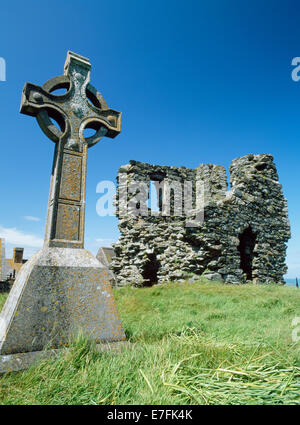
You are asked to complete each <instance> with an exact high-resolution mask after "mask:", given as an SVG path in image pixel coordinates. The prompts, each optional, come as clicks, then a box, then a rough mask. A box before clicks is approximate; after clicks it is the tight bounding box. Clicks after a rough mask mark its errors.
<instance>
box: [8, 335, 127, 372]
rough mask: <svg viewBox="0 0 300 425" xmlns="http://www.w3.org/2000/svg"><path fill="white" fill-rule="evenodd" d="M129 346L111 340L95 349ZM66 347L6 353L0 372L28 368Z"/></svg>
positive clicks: (122, 342)
mask: <svg viewBox="0 0 300 425" xmlns="http://www.w3.org/2000/svg"><path fill="white" fill-rule="evenodd" d="M128 347H130V343H129V342H127V341H119V342H111V343H104V344H97V345H96V349H97V351H99V352H101V351H114V352H116V351H120V350H122V349H125V348H128ZM67 350H68V348H61V349H54V350H45V351H33V352H31V353H19V354H8V355H5V356H0V374H1V373H7V372H18V371H20V370H23V369H28V368H29V367H30V366H32V365H33V364H37V363H38V362H39V361H41V360H46V359H49V358H52V357H55V356H57V355H58V354H60V353H61V352H62V351H67Z"/></svg>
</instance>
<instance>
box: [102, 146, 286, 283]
mask: <svg viewBox="0 0 300 425" xmlns="http://www.w3.org/2000/svg"><path fill="white" fill-rule="evenodd" d="M136 181H138V182H141V183H144V186H139V187H140V188H141V187H143V188H144V189H139V190H135V189H134V188H135V186H134V183H133V182H136ZM151 181H152V182H153V184H156V185H157V184H159V183H160V182H162V181H164V182H170V183H171V182H172V185H173V187H175V189H176V185H179V186H177V188H178V187H181V188H182V190H173V191H172V190H171V191H169V197H170V204H171V207H170V214H171V215H165V216H164V210H163V209H162V208H161V211H157V210H156V211H152V212H151V211H150V209H149V205H148V204H147V203H145V202H144V201H143V200H141V201H140V202H138V203H137V202H136V199H137V197H136V195H137V194H138V193H139V194H140V195H143V194H142V192H143V190H144V191H146V192H147V193H146V198H147V196H148V192H149V188H150V187H151V185H150V182H151ZM174 182H175V186H174ZM185 182H192V186H191V185H190V186H188V185H186V183H185ZM197 182H198V183H199V184H200V185H201V187H202V190H203V192H204V198H203V201H202V203H201V205H199V204H197V199H196V189H197ZM230 186H231V187H230V190H228V189H227V176H226V170H225V168H224V167H222V166H220V165H213V164H201V165H200V166H199V167H198V168H196V169H188V168H185V167H167V166H157V165H151V164H146V163H141V162H136V161H130V163H129V164H127V165H125V166H122V167H121V168H120V170H119V175H118V189H117V197H116V207H117V216H118V218H119V230H120V232H121V236H120V238H119V241H118V242H117V243H116V244H115V246H114V248H115V253H116V257H115V258H113V261H112V263H111V266H110V267H111V269H112V271H113V272H114V275H115V282H116V285H117V286H124V285H134V286H145V285H151V284H153V283H162V282H166V281H169V280H178V279H183V278H187V277H188V278H191V277H194V278H195V277H197V275H198V276H199V275H202V274H203V273H204V274H205V276H206V277H207V278H209V279H212V280H221V281H224V282H226V283H246V282H247V281H252V282H254V283H270V282H276V283H284V281H283V275H284V274H285V273H286V270H287V267H286V264H285V257H286V242H287V241H288V239H289V238H290V225H289V220H288V210H287V202H286V200H285V199H284V197H283V192H282V187H281V185H280V184H279V182H278V175H277V171H276V167H275V164H274V162H273V157H272V155H269V154H261V155H252V154H249V155H246V156H244V157H241V158H237V159H235V160H233V162H232V164H231V166H230ZM171 187H172V186H171ZM165 190H166V186H163V185H161V186H160V190H158V191H157V196H158V205H160V206H161V202H162V199H163V197H164V196H167V195H166V193H165ZM124 195H126V197H127V198H128V205H129V208H127V210H126V209H124V205H123V204H122V205H121V200H122V199H123V198H124ZM144 195H145V193H144ZM122 196H123V198H122ZM138 196H139V195H138ZM141 199H142V198H141ZM166 199H167V198H166ZM122 202H123V201H122ZM188 202H191V206H192V208H193V210H192V211H194V217H196V214H198V213H199V211H200V210H201V208H203V206H204V221H203V222H202V223H200V224H199V225H198V226H196V227H195V226H194V227H191V226H189V224H188V223H189V221H188V220H187V218H186V217H185V216H178V215H176V206H178V205H181V204H182V207H183V208H184V206H185V203H186V205H187V203H188ZM203 202H204V203H203ZM137 204H138V205H137ZM136 207H139V210H140V215H137V214H136ZM134 210H135V213H133V212H134ZM145 211H146V214H148V215H146V214H145ZM194 275H196V276H194Z"/></svg>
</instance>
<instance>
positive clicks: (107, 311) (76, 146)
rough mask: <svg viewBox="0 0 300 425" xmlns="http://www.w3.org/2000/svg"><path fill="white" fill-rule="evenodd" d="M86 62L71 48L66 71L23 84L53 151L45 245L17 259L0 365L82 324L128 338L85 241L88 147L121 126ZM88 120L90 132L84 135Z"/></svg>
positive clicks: (1, 327) (57, 343)
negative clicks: (92, 80)
mask: <svg viewBox="0 0 300 425" xmlns="http://www.w3.org/2000/svg"><path fill="white" fill-rule="evenodd" d="M90 69H91V65H90V62H89V60H88V59H86V58H84V57H82V56H79V55H77V54H75V53H72V52H68V54H67V59H66V63H65V68H64V75H63V76H59V77H55V78H52V79H50V80H49V81H47V82H46V83H45V84H44V85H43V86H42V87H40V86H37V85H34V84H30V83H27V84H26V85H25V87H24V90H23V95H22V101H21V113H23V114H27V115H31V116H34V117H36V119H37V121H38V123H39V125H40V127H41V129H42V130H43V132H44V133H45V134H46V135H47V136H48V137H49V138H50V139H51V140H52V141H53V142H55V153H54V161H53V168H52V176H51V183H50V194H49V203H48V213H47V223H46V231H45V240H44V246H43V248H42V249H41V250H40V251H38V252H37V253H36V254H35V255H33V257H31V258H30V260H29V261H28V262H27V263H26V264H25V265H24V266H23V267H22V269H21V271H20V273H19V274H18V276H17V279H16V281H15V283H14V285H13V288H12V290H11V292H10V294H9V297H8V299H7V301H6V304H5V306H4V308H3V310H2V312H1V316H0V354H1V355H2V360H1V357H0V366H1V361H2V369H3V368H5V367H6V366H5V365H6V364H8V363H9V361H10V360H11V359H12V357H11V356H10V355H14V356H15V357H13V361H11V363H10V364H11V365H13V366H11V367H12V368H13V367H14V365H15V364H16V361H15V360H16V358H17V360H18V361H17V363H18V362H19V363H20V362H21V363H22V362H23V361H24V363H26V365H27V364H28V359H27V360H23V359H24V354H23V355H22V354H21V353H32V352H40V351H41V350H43V349H44V348H45V347H46V346H47V347H51V348H55V349H56V348H60V347H63V346H65V345H67V344H68V342H69V339H70V337H72V336H73V335H76V334H77V333H78V331H79V330H80V331H82V332H83V333H85V334H86V335H87V336H88V337H90V338H92V339H93V340H94V341H96V343H105V342H117V341H123V340H125V335H124V331H123V328H122V325H121V322H120V318H119V315H118V312H117V309H116V304H115V301H114V298H113V295H112V290H111V286H110V284H109V276H108V274H107V271H106V269H105V267H104V266H103V265H102V264H101V263H100V262H99V261H98V260H97V259H96V258H95V257H94V256H93V255H92V254H91V253H90V252H89V251H87V250H85V249H84V214H85V191H86V163H87V151H88V148H90V147H91V146H93V145H95V144H96V143H97V142H98V141H99V140H100V139H101V138H102V137H103V136H107V137H110V138H114V137H115V136H117V135H118V134H119V133H120V129H121V114H120V112H117V111H114V110H112V109H109V108H108V106H107V104H106V102H105V100H104V98H103V96H102V95H101V94H100V93H99V92H98V91H97V90H96V89H95V88H94V87H93V86H92V85H91V84H90ZM57 89H65V90H66V92H65V93H63V94H58V95H55V93H54V92H55V90H57ZM54 121H56V122H57V123H58V126H56V125H55V124H54ZM86 128H90V129H94V130H95V134H94V135H93V136H91V137H87V138H86V137H85V135H84V130H85V129H86ZM32 165H33V164H32ZM18 356H19V357H18ZM7 362H8V363H7ZM3 365H4V366H3ZM7 368H9V366H7ZM0 369H1V367H0Z"/></svg>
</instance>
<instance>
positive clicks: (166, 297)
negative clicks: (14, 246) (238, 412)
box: [0, 280, 300, 404]
mask: <svg viewBox="0 0 300 425" xmlns="http://www.w3.org/2000/svg"><path fill="white" fill-rule="evenodd" d="M114 294H115V297H116V300H117V304H118V308H119V312H120V314H121V318H122V322H123V325H124V328H125V330H126V335H127V337H128V339H129V340H130V341H131V343H132V344H131V347H130V348H126V349H124V350H122V351H121V352H120V353H98V352H96V350H95V349H94V346H93V344H92V343H90V342H89V341H87V340H86V339H84V338H83V337H81V336H79V337H78V338H77V340H76V341H73V342H72V345H71V349H70V351H68V352H65V353H64V354H62V355H60V357H58V358H57V359H53V360H49V361H44V362H43V363H41V364H39V366H38V367H35V368H31V369H29V370H27V371H25V372H19V373H11V374H6V375H2V376H0V404H300V341H299V342H298V343H296V342H294V343H293V342H292V331H293V327H292V320H293V318H294V317H295V316H300V290H297V289H295V288H290V287H278V286H254V285H253V286H252V285H251V286H250V285H243V286H234V285H221V284H218V283H211V282H209V283H208V282H207V281H204V280H201V281H200V282H197V283H193V284H187V283H170V284H168V285H165V286H154V287H151V288H143V289H132V288H122V289H119V290H115V291H114ZM4 298H5V297H4V296H3V295H0V308H1V307H2V305H3V303H4ZM298 334H299V335H300V331H299V332H298Z"/></svg>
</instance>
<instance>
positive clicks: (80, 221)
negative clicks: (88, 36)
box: [21, 52, 121, 248]
mask: <svg viewBox="0 0 300 425" xmlns="http://www.w3.org/2000/svg"><path fill="white" fill-rule="evenodd" d="M90 70H91V64H90V62H89V60H88V59H86V58H84V57H82V56H79V55H77V54H76V53H72V52H68V54H67V59H66V63H65V68H64V71H65V72H64V75H62V76H59V77H55V78H51V79H50V80H49V81H47V82H46V83H45V84H44V85H43V86H42V87H40V86H37V85H34V84H31V83H26V84H25V87H24V89H23V94H22V101H21V113H23V114H27V115H31V116H34V117H36V118H37V121H38V123H39V126H40V127H41V129H42V130H43V132H44V133H45V134H46V135H47V136H48V137H49V138H50V139H51V140H52V141H53V142H55V143H56V148H55V153H54V163H53V170H52V177H51V185H50V194H49V204H48V215H47V224H46V235H45V245H47V246H50V247H51V246H53V247H72V248H83V240H84V214H85V188H86V161H87V149H88V148H89V147H91V146H93V145H95V144H96V143H97V142H98V141H99V140H100V139H101V138H102V137H103V136H107V137H111V138H113V137H115V136H117V135H118V134H119V133H120V131H121V113H120V112H118V111H114V110H113V109H109V108H108V106H107V104H106V102H105V100H104V98H103V96H102V95H101V94H100V93H99V92H98V91H97V90H96V89H95V88H94V87H93V86H92V85H91V84H90ZM57 89H66V92H65V93H64V94H61V95H55V94H53V92H54V91H55V90H57ZM52 120H55V121H56V122H57V124H58V126H59V127H57V126H56V125H55V124H54V123H53V121H52ZM86 128H91V129H94V130H95V134H94V135H93V136H91V137H85V136H84V130H85V129H86Z"/></svg>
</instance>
